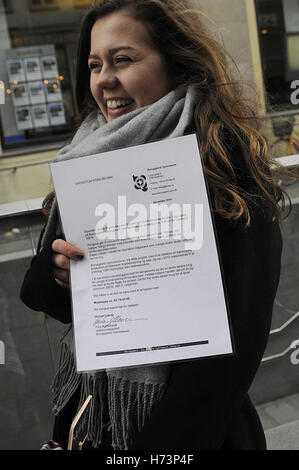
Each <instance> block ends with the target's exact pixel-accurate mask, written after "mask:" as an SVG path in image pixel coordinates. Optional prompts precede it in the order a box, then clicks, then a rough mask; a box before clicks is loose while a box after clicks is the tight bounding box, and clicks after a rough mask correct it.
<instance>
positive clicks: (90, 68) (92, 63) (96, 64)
mask: <svg viewBox="0 0 299 470" xmlns="http://www.w3.org/2000/svg"><path fill="white" fill-rule="evenodd" d="M88 67H89V70H94V69H95V68H96V67H100V64H98V63H96V62H91V63H90V64H88Z"/></svg>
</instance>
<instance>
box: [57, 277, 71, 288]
mask: <svg viewBox="0 0 299 470" xmlns="http://www.w3.org/2000/svg"><path fill="white" fill-rule="evenodd" d="M55 281H56V282H57V284H59V285H60V286H61V287H63V288H64V289H69V288H70V285H69V284H66V283H65V282H63V281H61V280H60V279H58V278H57V277H55Z"/></svg>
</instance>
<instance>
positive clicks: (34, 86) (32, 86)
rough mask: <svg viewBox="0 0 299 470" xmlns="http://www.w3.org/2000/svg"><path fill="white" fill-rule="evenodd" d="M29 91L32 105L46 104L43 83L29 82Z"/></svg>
mask: <svg viewBox="0 0 299 470" xmlns="http://www.w3.org/2000/svg"><path fill="white" fill-rule="evenodd" d="M28 91H29V98H30V102H31V104H39V103H45V102H46V96H45V91H44V84H43V82H41V81H39V82H29V83H28Z"/></svg>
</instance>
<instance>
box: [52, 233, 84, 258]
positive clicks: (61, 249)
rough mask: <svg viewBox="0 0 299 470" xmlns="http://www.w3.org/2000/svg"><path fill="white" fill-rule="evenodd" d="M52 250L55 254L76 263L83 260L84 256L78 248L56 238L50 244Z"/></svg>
mask: <svg viewBox="0 0 299 470" xmlns="http://www.w3.org/2000/svg"><path fill="white" fill-rule="evenodd" d="M52 250H53V251H55V252H56V253H60V254H61V255H64V256H66V257H67V258H69V259H73V260H74V261H78V260H80V259H82V258H83V256H84V254H83V252H82V251H81V250H79V248H77V247H75V246H74V245H71V244H70V243H68V242H66V241H65V240H62V239H61V238H58V239H56V240H54V242H53V243H52Z"/></svg>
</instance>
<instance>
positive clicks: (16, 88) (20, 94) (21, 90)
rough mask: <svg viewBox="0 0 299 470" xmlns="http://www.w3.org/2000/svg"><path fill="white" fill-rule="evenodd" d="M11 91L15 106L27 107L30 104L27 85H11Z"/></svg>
mask: <svg viewBox="0 0 299 470" xmlns="http://www.w3.org/2000/svg"><path fill="white" fill-rule="evenodd" d="M11 91H12V101H13V104H14V106H26V105H28V104H29V97H28V89H27V85H26V83H19V84H18V85H11Z"/></svg>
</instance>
